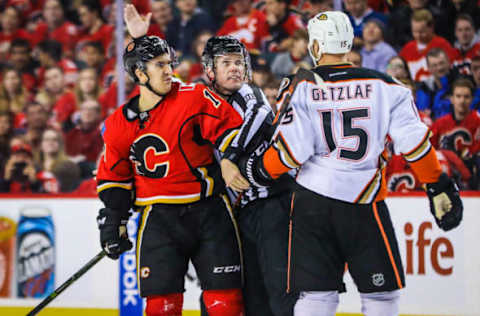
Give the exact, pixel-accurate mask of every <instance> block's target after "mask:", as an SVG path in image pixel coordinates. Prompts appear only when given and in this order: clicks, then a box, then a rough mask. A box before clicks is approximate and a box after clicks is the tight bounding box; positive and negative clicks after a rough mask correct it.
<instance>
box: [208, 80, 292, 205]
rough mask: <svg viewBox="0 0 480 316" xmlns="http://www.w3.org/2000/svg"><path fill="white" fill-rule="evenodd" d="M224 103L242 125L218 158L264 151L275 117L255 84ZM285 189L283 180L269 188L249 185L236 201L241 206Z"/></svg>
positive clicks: (232, 195) (244, 85)
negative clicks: (242, 121)
mask: <svg viewBox="0 0 480 316" xmlns="http://www.w3.org/2000/svg"><path fill="white" fill-rule="evenodd" d="M227 101H228V103H230V104H231V105H232V106H233V108H234V109H235V110H236V111H237V112H238V114H240V116H241V117H242V118H243V120H244V123H243V124H242V127H241V128H240V130H239V132H238V135H237V136H235V138H234V139H233V140H232V142H231V144H230V146H229V148H228V149H227V150H226V152H225V155H222V154H221V153H217V155H216V156H217V159H219V160H220V159H221V158H229V157H228V155H229V154H231V153H233V154H234V155H235V156H238V155H240V153H242V154H251V153H252V152H253V151H255V150H262V149H263V150H265V149H266V148H267V147H268V146H269V144H270V140H271V138H272V136H273V133H274V130H273V128H272V123H273V118H274V114H273V111H272V109H271V107H270V104H269V102H268V100H267V98H266V97H265V95H264V94H263V92H262V90H261V89H259V88H258V87H256V86H255V85H252V84H248V83H244V84H243V85H242V87H241V88H240V89H239V90H238V91H237V92H235V93H234V94H232V95H231V96H229V97H228V99H227ZM282 179H284V178H282ZM285 179H286V178H285ZM287 189H288V183H287V182H286V181H277V182H275V183H274V184H273V185H272V186H264V187H255V186H251V187H250V188H249V189H248V190H246V191H244V192H243V194H242V195H241V197H240V201H239V202H240V205H241V206H242V207H243V206H245V205H247V204H248V203H250V202H253V201H255V200H257V199H264V198H268V197H269V196H272V195H274V194H278V193H280V192H283V191H285V190H287ZM228 192H229V194H230V197H232V200H233V201H236V200H237V199H238V197H239V194H238V193H237V192H235V191H233V190H230V189H228Z"/></svg>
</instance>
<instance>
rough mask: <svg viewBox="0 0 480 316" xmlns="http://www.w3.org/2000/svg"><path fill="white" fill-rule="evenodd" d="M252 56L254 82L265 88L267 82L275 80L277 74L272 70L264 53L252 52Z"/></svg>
mask: <svg viewBox="0 0 480 316" xmlns="http://www.w3.org/2000/svg"><path fill="white" fill-rule="evenodd" d="M250 58H251V61H252V81H253V84H254V85H256V86H257V87H259V88H260V89H263V87H264V86H265V85H266V84H267V82H270V81H272V80H275V76H274V75H273V74H272V72H271V71H270V67H269V66H268V64H267V60H266V59H265V57H263V55H257V54H251V55H250Z"/></svg>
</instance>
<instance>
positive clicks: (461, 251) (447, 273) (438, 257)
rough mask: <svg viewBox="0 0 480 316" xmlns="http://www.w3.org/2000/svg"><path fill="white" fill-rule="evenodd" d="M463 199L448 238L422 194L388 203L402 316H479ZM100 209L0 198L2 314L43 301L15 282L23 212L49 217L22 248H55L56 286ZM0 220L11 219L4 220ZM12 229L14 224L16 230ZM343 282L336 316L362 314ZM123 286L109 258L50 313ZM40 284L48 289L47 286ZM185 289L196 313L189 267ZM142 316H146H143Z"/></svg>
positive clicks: (473, 208)
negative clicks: (401, 280)
mask: <svg viewBox="0 0 480 316" xmlns="http://www.w3.org/2000/svg"><path fill="white" fill-rule="evenodd" d="M462 196H463V203H464V206H465V211H464V218H463V221H462V223H461V226H460V227H459V228H456V229H455V230H453V231H450V232H444V231H442V230H440V229H439V228H437V227H436V224H435V222H434V220H433V217H432V215H431V214H430V211H429V206H428V199H427V198H426V197H425V195H424V194H422V195H419V196H407V197H405V196H404V197H390V198H388V199H387V205H388V207H389V209H390V215H391V219H392V222H393V224H394V228H395V231H396V235H397V240H398V245H399V248H400V252H401V256H402V261H403V269H404V272H405V276H406V288H405V289H403V290H401V291H402V296H401V299H400V313H401V314H403V315H408V314H410V315H438V316H440V315H442V316H444V315H449V316H453V315H455V316H459V315H462V316H474V315H475V316H480V300H479V298H480V272H479V271H480V251H478V249H479V240H480V239H479V237H480V195H479V194H478V193H477V194H476V195H475V194H463V193H462ZM100 207H101V203H100V202H99V201H98V200H97V199H95V198H82V199H79V198H68V199H67V198H28V199H26V198H22V199H19V198H17V199H13V198H7V199H0V252H2V253H4V255H3V257H4V259H3V262H4V263H3V265H2V264H0V270H1V271H0V281H3V282H2V283H3V284H5V282H7V284H9V287H8V297H5V294H3V293H4V291H5V288H0V289H1V290H2V292H0V293H2V294H1V295H3V298H0V314H2V310H1V307H2V306H34V305H36V304H38V302H40V299H31V298H19V297H18V288H19V286H18V284H19V283H21V282H19V280H20V281H21V280H23V279H22V278H20V279H19V278H18V275H17V270H18V267H17V266H16V265H17V263H16V256H17V251H18V249H17V248H16V247H17V240H16V238H17V236H18V235H19V234H20V236H21V235H22V234H25V231H26V232H27V233H28V231H29V229H28V225H27V228H25V225H24V224H22V223H20V220H21V214H22V212H21V211H22V209H25V208H27V209H29V208H32V209H36V211H34V212H33V213H34V214H37V217H36V218H37V219H38V218H42V217H45V216H44V215H45V214H49V213H50V214H51V223H50V222H49V221H50V220H49V219H48V215H47V219H46V220H45V221H44V222H43V223H42V224H39V223H36V220H34V221H33V226H39V227H40V228H41V229H40V230H44V232H43V233H42V234H43V235H42V236H43V237H45V236H47V237H45V238H40V239H41V241H40V242H38V243H37V244H35V243H33V245H32V246H28V247H27V246H25V247H24V248H25V250H24V251H25V252H28V251H33V252H35V251H34V250H35V247H37V248H36V249H43V252H41V253H42V254H43V255H44V256H43V257H42V260H43V259H45V260H44V261H42V262H43V263H44V264H43V265H40V266H41V267H48V266H49V264H47V263H49V259H52V256H51V255H52V251H51V250H49V249H53V254H54V256H53V258H54V275H53V277H54V283H55V287H57V286H59V285H60V284H62V283H63V282H64V281H65V280H67V279H68V278H69V277H70V276H71V275H72V274H73V273H75V272H76V271H77V270H78V269H79V268H80V267H81V266H83V265H84V264H85V263H86V262H87V261H88V260H90V259H91V258H92V257H93V256H94V255H95V254H97V253H98V251H99V233H98V229H97V225H96V216H97V214H98V210H99V208H100ZM38 209H48V211H49V212H48V211H47V212H43V213H42V211H38ZM23 213H25V212H23ZM27 213H28V212H27ZM42 214H43V215H42ZM26 215H28V214H26ZM31 215H32V214H30V217H28V216H27V219H28V220H27V224H28V222H29V221H31V220H32V219H31ZM1 218H8V219H9V220H3V221H2V220H1ZM34 219H35V217H34ZM12 223H13V224H15V225H16V226H15V227H14V229H12ZM29 225H30V224H29ZM18 226H20V227H21V228H22V226H23V227H24V228H22V229H23V232H21V231H20V232H19V231H18V230H17V228H18ZM48 227H53V233H54V239H53V241H52V242H50V241H49V240H48V236H49V234H50V233H47V232H46V228H48ZM27 235H28V234H27ZM12 236H13V238H12ZM7 237H8V238H7ZM50 245H51V248H50ZM8 251H10V252H8ZM5 253H6V255H5ZM9 253H10V254H9ZM12 257H13V258H12ZM27 258H30V257H28V256H27ZM1 260H2V259H0V261H1ZM38 260H40V259H38ZM7 262H10V264H7ZM128 266H130V265H128ZM2 267H3V268H2ZM2 269H3V270H2ZM8 269H12V270H13V272H12V273H13V274H12V273H9V272H5V273H3V274H2V271H8ZM47 270H48V269H47ZM27 272H28V271H27ZM30 272H32V271H30ZM37 272H38V271H37ZM127 272H128V271H127ZM46 275H48V273H46ZM126 275H127V276H128V274H126ZM7 279H9V281H7ZM126 279H127V280H128V278H126ZM41 280H43V281H45V280H48V278H43V279H41ZM374 281H375V282H380V281H381V276H375V278H374V277H373V276H372V282H374ZM345 282H346V285H347V293H345V294H341V295H340V305H339V309H338V311H339V312H341V313H354V314H357V315H360V310H361V306H360V297H359V295H358V292H357V291H356V289H355V286H354V284H353V281H352V280H351V278H350V277H349V275H348V273H347V274H346V276H345ZM119 283H120V278H119V261H113V260H110V259H108V258H105V259H103V260H102V261H100V262H99V263H98V264H97V265H96V266H95V267H93V268H92V269H91V270H90V271H89V272H88V273H86V274H85V275H84V276H82V277H81V278H80V279H79V280H77V281H76V282H75V283H74V284H73V285H72V286H71V287H69V288H68V289H67V290H66V291H65V292H64V293H62V294H61V295H60V296H59V297H57V298H56V299H55V300H54V301H53V302H52V303H51V305H49V306H53V307H69V308H82V307H83V308H106V309H110V310H111V311H118V307H119V299H120V296H119ZM37 284H44V285H46V284H48V282H43V283H42V282H40V283H37ZM126 285H129V283H128V282H127V283H126ZM185 288H186V292H185V293H184V308H185V309H186V310H198V309H199V295H200V288H199V285H198V280H197V279H196V276H195V273H194V271H193V268H192V266H190V268H189V274H188V276H187V278H186V281H185ZM127 289H128V288H127ZM127 298H130V297H128V296H127ZM127 301H128V300H127ZM140 315H141V313H139V315H138V316H140ZM188 315H190V314H188ZM132 316H135V315H133V314H132Z"/></svg>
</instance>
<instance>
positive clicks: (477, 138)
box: [430, 111, 480, 154]
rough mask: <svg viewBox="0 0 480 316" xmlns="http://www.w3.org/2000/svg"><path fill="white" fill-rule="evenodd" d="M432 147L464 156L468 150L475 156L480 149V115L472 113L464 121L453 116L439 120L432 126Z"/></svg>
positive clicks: (449, 115)
mask: <svg viewBox="0 0 480 316" xmlns="http://www.w3.org/2000/svg"><path fill="white" fill-rule="evenodd" d="M432 133H433V136H432V138H431V140H430V141H431V142H432V145H433V146H434V147H435V148H442V149H448V150H453V151H455V152H457V153H458V154H462V153H463V152H464V151H465V150H466V149H468V151H469V152H470V153H472V154H475V153H477V152H478V151H479V149H480V115H479V114H478V112H477V111H471V112H470V114H468V115H467V117H465V118H464V119H463V120H462V121H456V120H455V119H454V117H453V116H452V114H447V115H445V116H443V117H441V118H439V119H438V120H437V121H435V123H433V126H432Z"/></svg>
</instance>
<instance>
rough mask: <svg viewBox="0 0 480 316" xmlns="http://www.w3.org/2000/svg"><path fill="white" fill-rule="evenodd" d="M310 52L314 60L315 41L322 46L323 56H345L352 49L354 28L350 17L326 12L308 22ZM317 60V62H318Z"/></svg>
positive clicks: (341, 13) (338, 12)
mask: <svg viewBox="0 0 480 316" xmlns="http://www.w3.org/2000/svg"><path fill="white" fill-rule="evenodd" d="M307 28H308V37H309V42H308V51H309V53H310V56H311V57H312V59H313V60H315V57H314V56H313V54H312V49H313V41H314V40H316V41H317V42H318V44H319V46H320V51H319V57H318V59H320V57H321V56H322V54H345V53H348V52H349V51H350V50H351V49H352V43H353V27H352V24H351V23H350V20H349V19H348V16H347V15H346V14H345V13H343V12H341V11H326V12H321V13H319V14H317V15H315V16H314V17H313V18H311V19H310V20H309V21H308V27H307ZM318 59H317V60H318Z"/></svg>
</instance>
